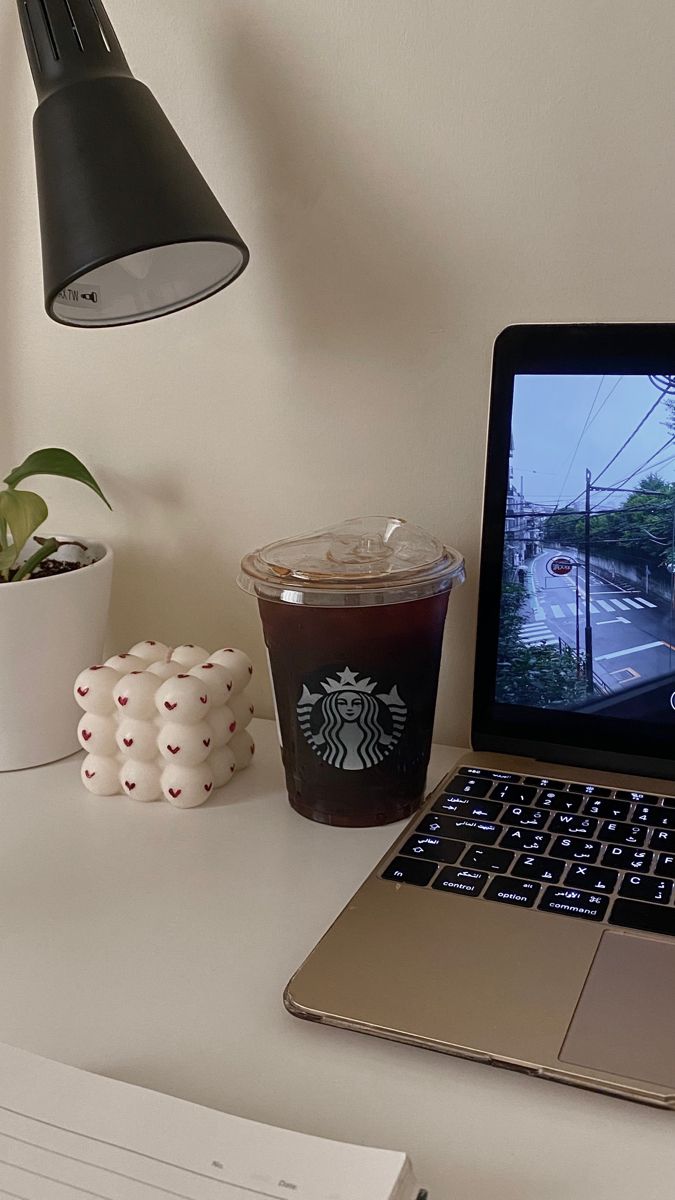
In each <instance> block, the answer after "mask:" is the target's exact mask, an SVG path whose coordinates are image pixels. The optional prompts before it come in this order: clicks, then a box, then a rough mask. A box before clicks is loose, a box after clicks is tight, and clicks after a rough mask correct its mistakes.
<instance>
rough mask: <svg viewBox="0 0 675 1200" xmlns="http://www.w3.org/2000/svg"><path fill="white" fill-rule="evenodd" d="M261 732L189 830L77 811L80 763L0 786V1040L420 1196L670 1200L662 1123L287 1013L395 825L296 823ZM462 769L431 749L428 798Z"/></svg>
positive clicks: (671, 1166) (176, 822)
mask: <svg viewBox="0 0 675 1200" xmlns="http://www.w3.org/2000/svg"><path fill="white" fill-rule="evenodd" d="M253 732H254V734H255V736H256V740H257V742H258V754H257V756H256V761H255V765H254V766H253V767H252V768H251V769H250V770H248V771H246V772H245V773H243V774H242V775H239V776H238V777H237V778H236V779H235V780H234V781H233V782H232V783H231V784H230V785H229V786H228V787H227V788H226V789H224V791H222V792H221V793H219V794H218V795H217V796H216V797H214V800H213V801H212V802H211V803H209V804H208V805H206V806H205V807H203V808H199V809H195V810H192V811H189V812H180V811H175V810H173V809H172V808H170V807H169V805H168V804H164V803H162V804H151V805H141V804H138V803H135V802H134V801H132V800H127V799H124V798H121V797H114V798H111V799H97V798H95V797H92V796H89V795H88V794H87V793H86V792H85V791H84V790H83V788H82V786H81V784H80V780H79V765H80V763H79V756H76V757H75V758H72V759H68V760H66V761H65V762H61V763H58V764H56V765H54V766H50V767H42V768H39V769H37V770H33V771H24V772H18V773H13V774H4V775H0V814H1V816H0V830H1V832H0V947H1V952H2V968H1V974H0V980H1V984H0V1041H4V1042H9V1043H11V1044H13V1045H16V1046H20V1047H23V1048H25V1049H27V1050H33V1051H36V1052H37V1053H40V1054H44V1055H46V1056H48V1057H51V1058H56V1059H60V1060H61V1061H63V1062H66V1063H72V1064H73V1065H75V1066H80V1067H84V1068H86V1069H89V1070H93V1071H98V1072H101V1073H102V1074H105V1075H110V1076H113V1077H115V1078H118V1079H123V1080H127V1081H129V1082H131V1083H137V1084H141V1085H143V1086H146V1087H150V1088H156V1089H157V1090H159V1091H163V1092H169V1093H172V1094H173V1095H177V1096H182V1097H184V1098H186V1099H188V1100H193V1101H196V1102H197V1103H201V1104H206V1105H210V1106H212V1107H214V1108H220V1109H224V1110H226V1111H228V1112H233V1113H237V1114H239V1115H240V1116H244V1117H250V1118H253V1119H255V1120H259V1121H267V1122H270V1123H272V1124H278V1125H284V1126H288V1127H289V1128H294V1129H300V1130H303V1131H305V1132H307V1133H314V1134H318V1135H323V1136H326V1137H333V1138H338V1139H343V1140H345V1141H354V1142H365V1143H370V1144H372V1145H376V1146H388V1147H392V1148H396V1149H404V1150H407V1151H408V1152H409V1153H410V1155H411V1156H412V1159H413V1162H414V1164H415V1168H416V1171H417V1174H418V1176H419V1178H420V1181H421V1182H422V1183H423V1184H424V1185H425V1186H426V1187H428V1188H429V1189H430V1191H431V1200H496V1198H498V1200H669V1198H670V1197H672V1196H673V1195H674V1194H675V1126H674V1124H673V1117H672V1116H671V1115H669V1114H667V1113H662V1112H659V1111H657V1110H653V1109H648V1108H642V1107H640V1106H639V1105H636V1104H631V1103H628V1102H626V1101H622V1100H613V1099H609V1098H606V1097H602V1096H597V1095H593V1094H591V1093H585V1092H582V1091H577V1090H575V1089H573V1088H569V1087H564V1086H561V1085H559V1084H554V1083H547V1082H543V1081H540V1080H536V1079H530V1078H528V1077H526V1076H522V1075H516V1074H512V1073H509V1072H506V1071H498V1070H495V1069H494V1068H491V1067H487V1066H480V1065H476V1064H473V1063H468V1062H462V1061H461V1060H458V1059H453V1058H449V1057H447V1056H445V1055H441V1054H435V1053H432V1052H430V1051H424V1050H415V1049H413V1048H411V1047H406V1046H399V1045H395V1044H394V1043H390V1042H385V1041H380V1040H377V1039H376V1038H369V1037H364V1036H363V1035H359V1034H352V1033H347V1032H344V1031H342V1030H337V1029H329V1028H324V1027H321V1026H318V1025H313V1024H309V1023H307V1022H304V1021H298V1020H296V1019H295V1018H293V1017H291V1016H289V1015H288V1014H287V1013H286V1011H285V1010H284V1008H283V1005H282V1001H281V996H282V991H283V988H284V985H285V984H286V982H287V980H288V979H289V977H290V976H291V974H292V973H293V971H294V969H295V968H296V967H297V966H298V965H299V964H300V962H301V961H302V960H303V959H304V957H305V956H306V954H307V953H308V952H309V950H311V948H312V946H313V945H314V943H315V942H316V941H317V940H318V938H319V936H320V935H321V934H322V933H323V932H324V930H325V929H326V928H327V927H328V925H329V924H330V923H331V921H332V920H333V918H334V917H335V916H336V915H337V913H338V912H339V910H340V909H341V908H342V907H343V905H344V904H345V903H346V902H347V901H348V899H349V897H350V896H351V894H352V893H353V892H354V890H355V889H356V887H357V886H358V885H359V884H360V883H361V882H362V880H363V879H364V878H365V876H366V875H367V874H368V873H369V871H370V870H371V869H372V867H373V866H374V864H375V863H376V861H377V860H378V859H379V858H380V856H381V855H382V853H383V852H384V851H385V849H386V847H387V846H388V845H389V844H390V843H391V841H392V840H393V839H394V837H395V836H396V834H397V832H398V830H399V828H400V827H399V826H389V827H387V828H385V829H366V830H343V829H331V828H328V827H326V826H323V825H318V824H314V823H313V822H311V821H307V820H305V819H303V818H302V817H300V816H298V815H297V814H296V813H294V812H293V811H292V810H291V808H290V807H289V805H288V802H287V800H286V796H285V791H284V787H283V776H282V770H281V763H280V760H279V752H278V746H277V744H276V732H275V728H274V725H273V724H271V723H269V722H265V721H257V722H256V723H255V726H254V727H253ZM454 753H455V752H454V751H452V750H451V749H449V748H448V747H436V748H435V749H434V754H433V758H432V768H431V772H430V777H429V779H430V783H431V781H432V780H433V779H436V778H438V777H440V775H441V774H442V773H443V772H444V770H446V769H447V767H449V766H450V765H451V762H452V757H453V754H454ZM431 932H432V931H430V933H431ZM419 982H420V987H423V986H424V980H420V981H419ZM674 1001H675V998H674ZM673 1011H674V1014H675V1003H674V1010H673ZM674 1019H675V1015H674ZM364 1200H367V1198H365V1197H364Z"/></svg>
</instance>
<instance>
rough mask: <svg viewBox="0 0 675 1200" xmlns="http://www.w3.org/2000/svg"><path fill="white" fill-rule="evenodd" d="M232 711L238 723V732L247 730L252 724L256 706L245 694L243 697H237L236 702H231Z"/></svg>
mask: <svg viewBox="0 0 675 1200" xmlns="http://www.w3.org/2000/svg"><path fill="white" fill-rule="evenodd" d="M230 711H231V713H232V716H233V717H234V719H235V721H236V722H237V731H239V732H240V731H241V730H242V729H245V728H246V726H247V725H250V724H251V721H252V720H253V718H254V716H255V706H254V704H253V701H252V700H249V698H248V696H247V695H246V694H245V693H244V694H243V695H241V696H235V697H234V700H230Z"/></svg>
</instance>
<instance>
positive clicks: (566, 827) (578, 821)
mask: <svg viewBox="0 0 675 1200" xmlns="http://www.w3.org/2000/svg"><path fill="white" fill-rule="evenodd" d="M597 828H598V822H597V821H596V820H594V818H593V817H579V816H576V815H575V814H574V813H554V815H553V817H552V818H551V824H550V825H549V827H548V831H549V833H568V834H569V835H570V836H571V837H583V838H586V837H593V834H594V833H595V831H596V829H597Z"/></svg>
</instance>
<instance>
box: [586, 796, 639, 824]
mask: <svg viewBox="0 0 675 1200" xmlns="http://www.w3.org/2000/svg"><path fill="white" fill-rule="evenodd" d="M584 812H585V813H586V814H587V815H588V816H589V817H600V818H601V819H602V820H603V821H625V820H626V817H627V816H628V814H629V812H630V804H629V803H628V801H627V800H596V799H595V798H594V797H593V796H591V798H590V799H589V800H587V801H586V803H585V804H584Z"/></svg>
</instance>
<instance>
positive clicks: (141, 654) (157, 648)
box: [129, 641, 169, 664]
mask: <svg viewBox="0 0 675 1200" xmlns="http://www.w3.org/2000/svg"><path fill="white" fill-rule="evenodd" d="M129 653H130V654H133V655H134V656H135V657H136V658H141V659H142V660H143V662H144V663H146V664H147V663H156V662H159V660H160V658H166V656H167V655H168V654H169V647H168V646H165V645H164V642H150V641H147V642H136V645H135V646H132V647H131V650H130V651H129Z"/></svg>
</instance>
